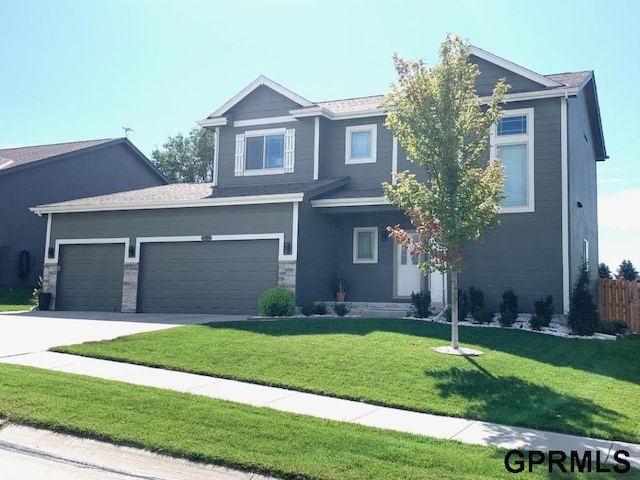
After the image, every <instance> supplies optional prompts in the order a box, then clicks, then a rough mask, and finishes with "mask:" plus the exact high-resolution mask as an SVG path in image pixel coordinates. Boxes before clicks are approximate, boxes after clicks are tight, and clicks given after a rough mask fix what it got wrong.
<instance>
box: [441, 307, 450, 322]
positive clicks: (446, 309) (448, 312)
mask: <svg viewBox="0 0 640 480" xmlns="http://www.w3.org/2000/svg"><path fill="white" fill-rule="evenodd" d="M442 314H443V315H444V318H445V320H446V321H447V322H449V323H451V307H447V308H445V309H444V310H443V312H442Z"/></svg>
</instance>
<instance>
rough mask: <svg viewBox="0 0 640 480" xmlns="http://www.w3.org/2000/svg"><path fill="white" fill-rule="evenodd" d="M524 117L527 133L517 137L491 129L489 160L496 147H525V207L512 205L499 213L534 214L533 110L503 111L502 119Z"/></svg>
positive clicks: (494, 128)
mask: <svg viewBox="0 0 640 480" xmlns="http://www.w3.org/2000/svg"><path fill="white" fill-rule="evenodd" d="M519 115H525V116H526V117H527V133H526V134H519V135H500V136H499V135H497V127H496V125H494V126H493V127H492V128H491V139H490V145H491V149H490V150H491V151H490V154H491V158H495V157H496V154H497V150H498V147H501V146H503V145H521V144H525V145H526V146H527V202H526V204H525V205H513V206H509V205H506V206H502V207H500V213H528V212H535V178H534V174H535V168H534V167H535V155H534V126H535V124H534V117H533V108H519V109H514V110H505V111H504V115H503V118H504V117H515V116H519Z"/></svg>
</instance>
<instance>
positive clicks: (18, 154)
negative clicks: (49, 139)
mask: <svg viewBox="0 0 640 480" xmlns="http://www.w3.org/2000/svg"><path fill="white" fill-rule="evenodd" d="M113 140H115V139H113V138H106V139H102V140H87V141H84V142H68V143H56V144H53V145H36V146H32V147H18V148H7V149H4V150H0V170H4V169H7V168H13V167H17V166H19V165H25V164H27V163H32V162H37V161H40V160H45V159H47V158H52V157H57V156H58V155H65V154H67V153H71V152H76V151H79V150H84V149H85V148H91V147H95V146H97V145H101V144H103V143H108V142H112V141H113Z"/></svg>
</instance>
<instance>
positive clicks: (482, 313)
mask: <svg viewBox="0 0 640 480" xmlns="http://www.w3.org/2000/svg"><path fill="white" fill-rule="evenodd" d="M473 318H475V319H476V321H477V322H480V323H491V322H493V311H492V310H491V309H490V308H488V307H482V308H481V309H480V310H477V311H476V313H475V314H474V315H473Z"/></svg>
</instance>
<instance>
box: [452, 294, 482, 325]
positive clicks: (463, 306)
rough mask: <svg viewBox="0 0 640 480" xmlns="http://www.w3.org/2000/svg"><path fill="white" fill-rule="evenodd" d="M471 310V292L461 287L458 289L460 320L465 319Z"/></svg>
mask: <svg viewBox="0 0 640 480" xmlns="http://www.w3.org/2000/svg"><path fill="white" fill-rule="evenodd" d="M480 293H482V292H480ZM470 312H471V299H470V298H469V294H468V293H467V292H466V291H464V290H462V289H460V290H458V320H465V319H466V318H467V316H469V313H470Z"/></svg>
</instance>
